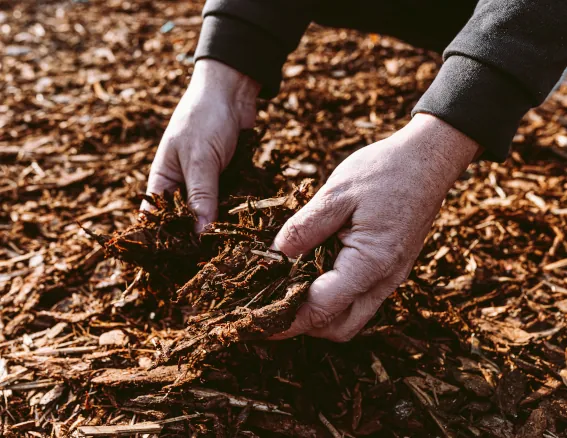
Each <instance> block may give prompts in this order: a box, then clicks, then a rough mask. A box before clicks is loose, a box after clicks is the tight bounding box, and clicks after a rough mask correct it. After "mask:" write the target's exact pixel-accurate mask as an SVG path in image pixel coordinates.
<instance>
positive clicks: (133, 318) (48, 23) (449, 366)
mask: <svg viewBox="0 0 567 438" xmlns="http://www.w3.org/2000/svg"><path fill="white" fill-rule="evenodd" d="M201 7H202V5H201V4H200V3H199V2H191V1H183V2H177V1H132V2H127V1H114V0H111V1H93V0H75V1H60V2H54V1H44V2H19V3H18V4H13V3H11V2H0V46H1V50H2V53H3V55H4V56H3V57H2V59H1V60H0V84H1V85H0V97H1V100H0V157H1V165H0V395H1V398H2V400H1V405H0V435H1V436H7V437H23V436H25V437H51V436H55V437H64V436H69V435H73V436H81V434H82V435H87V436H102V435H100V434H101V432H100V430H99V431H98V432H96V431H95V430H93V429H88V428H87V426H116V427H117V429H115V431H118V430H119V428H120V427H122V429H123V430H125V432H124V433H127V432H128V431H130V432H131V433H135V432H140V433H142V432H143V433H147V434H161V435H159V436H190V435H207V436H300V437H309V436H321V437H325V436H384V437H404V436H416V437H426V436H431V437H436V436H445V437H479V436H491V437H498V438H500V437H502V438H504V437H514V436H519V437H526V438H527V437H567V390H566V389H567V388H566V384H567V365H566V347H567V331H566V328H565V325H566V318H565V315H566V313H567V280H566V275H565V274H566V273H567V240H566V239H565V232H566V224H567V191H566V189H567V177H566V163H567V111H566V108H567V86H565V85H564V86H563V87H562V88H560V89H559V90H558V91H557V92H556V93H555V94H554V95H553V96H551V97H550V98H549V99H548V100H547V101H546V102H545V104H544V105H543V106H542V107H540V108H537V109H534V110H532V111H530V112H529V113H528V114H527V115H526V117H525V118H524V120H523V121H522V125H521V127H520V129H519V131H518V134H517V135H516V137H515V139H514V145H513V150H512V153H511V154H510V157H509V159H508V160H507V161H506V162H505V163H503V164H496V163H490V162H485V161H480V162H478V163H475V164H473V165H472V166H471V167H470V168H469V170H468V171H467V172H466V173H465V174H464V175H463V176H462V178H460V179H459V180H458V181H457V183H456V184H455V186H454V188H453V189H452V190H451V192H450V193H449V195H448V197H447V200H446V202H445V205H444V206H443V209H442V211H441V212H440V214H439V216H438V217H437V219H436V220H435V224H434V227H433V229H432V231H431V233H430V234H429V236H428V237H427V240H426V242H425V247H424V249H423V251H422V253H421V255H420V257H419V260H418V262H417V264H416V266H415V268H414V270H413V271H412V274H411V275H410V278H409V280H408V281H407V282H406V283H404V284H403V285H402V286H401V287H400V288H399V289H398V291H397V292H396V293H395V294H394V295H393V296H392V297H391V298H390V299H389V300H388V301H387V302H386V303H385V304H384V306H383V307H382V308H381V310H380V311H379V312H378V314H377V315H376V317H375V318H374V319H373V320H372V321H371V322H370V323H369V324H368V326H367V327H366V328H365V329H364V330H363V331H362V333H361V334H360V335H359V336H358V337H356V338H355V339H354V340H353V341H351V342H349V343H346V344H333V343H330V342H326V341H323V340H318V339H312V338H303V337H299V338H297V339H294V340H288V341H285V342H270V341H262V340H257V341H251V340H249V339H247V338H246V337H242V338H241V339H239V342H233V343H227V344H226V345H222V348H221V347H219V349H218V350H215V351H212V352H206V354H203V355H202V357H201V356H199V363H198V364H196V363H190V362H187V361H185V360H184V358H183V357H180V358H179V359H178V362H175V363H170V362H168V363H166V364H164V365H159V363H160V360H159V359H160V356H159V355H160V354H161V355H164V354H165V355H167V354H169V351H170V350H169V347H170V346H171V345H179V342H180V340H186V339H187V336H188V333H189V334H191V333H193V332H191V330H186V329H185V327H186V324H187V322H188V321H193V320H194V318H195V317H197V318H198V317H199V314H200V313H199V312H202V311H203V310H202V308H196V307H194V306H190V305H188V304H186V303H184V302H178V303H171V302H170V300H169V298H170V297H169V296H168V295H167V294H166V295H165V298H164V296H161V295H159V293H162V292H163V291H161V292H160V291H158V293H157V294H152V293H148V292H147V289H148V283H147V282H145V281H141V280H140V278H141V275H142V274H140V272H141V271H140V270H139V269H138V268H136V267H134V266H132V265H129V264H126V263H123V262H120V261H117V260H116V259H114V258H105V252H104V250H103V249H102V248H101V246H100V245H99V243H98V242H97V241H96V239H93V238H91V237H90V236H89V234H88V233H87V232H86V231H85V229H87V230H89V231H90V232H94V233H96V234H100V235H109V234H111V233H113V232H115V231H118V232H120V231H123V230H125V229H127V228H128V227H130V226H132V225H133V224H136V223H137V220H138V215H137V213H136V209H137V207H138V205H139V202H140V197H139V195H140V194H141V193H143V191H144V189H145V184H146V178H147V175H148V171H149V166H150V163H151V160H152V157H153V154H154V152H155V149H156V147H157V145H158V143H159V140H160V137H161V134H162V133H163V130H164V129H165V127H166V125H167V122H168V119H169V117H170V116H171V113H172V111H173V108H174V107H175V105H176V103H177V101H178V100H179V98H180V96H181V95H182V93H183V91H184V89H185V88H186V86H187V84H188V81H189V78H190V74H191V72H192V68H193V58H192V55H193V53H194V50H195V46H196V42H197V37H198V32H199V28H200V25H201V22H202V20H201V18H200V10H201ZM439 65H440V57H439V56H438V55H437V54H433V53H429V52H426V51H423V50H420V49H416V48H413V47H410V46H408V45H406V44H404V43H402V42H400V41H397V40H394V39H390V38H387V37H382V36H378V35H368V34H362V33H359V32H355V31H350V30H335V29H325V28H321V27H317V26H313V27H311V28H310V29H309V30H308V32H307V34H306V35H305V37H304V38H303V40H302V42H301V45H300V47H299V48H298V50H297V51H296V52H294V53H293V54H292V55H291V56H290V58H289V61H288V63H287V64H286V66H285V67H284V77H285V81H284V85H283V87H282V91H281V93H280V94H279V95H278V97H277V98H276V99H275V100H273V101H270V102H261V103H260V111H259V114H258V118H257V126H258V128H259V130H260V131H261V139H260V147H259V151H257V153H256V155H255V163H256V164H257V165H259V166H264V167H266V166H268V167H269V166H270V165H273V163H274V162H277V163H279V167H278V168H279V169H280V171H281V172H280V174H279V175H273V174H271V175H272V176H273V178H271V179H270V181H267V185H266V186H264V188H265V189H266V190H267V191H268V193H267V197H270V196H276V192H277V189H278V188H279V189H281V190H282V192H281V193H280V194H282V193H283V194H286V193H289V191H290V190H291V189H292V187H293V186H294V185H296V186H299V185H300V183H301V181H302V180H303V179H304V178H313V179H314V183H313V184H314V187H315V188H316V187H317V186H318V185H320V184H321V183H322V182H324V180H325V179H326V177H328V175H329V174H330V173H331V172H332V170H333V168H334V167H335V166H336V165H337V164H338V163H339V162H340V161H341V160H342V159H343V158H344V157H346V156H347V155H348V154H350V153H351V152H353V151H354V150H356V149H358V148H360V147H363V146H364V145H366V144H369V143H372V142H375V141H377V140H379V139H382V138H385V137H387V136H388V135H390V134H391V133H393V132H394V131H395V130H397V129H398V128H400V127H401V126H403V125H404V124H405V123H407V121H408V120H409V117H410V116H409V113H410V111H411V109H412V107H413V105H414V104H415V103H416V101H417V100H418V99H419V96H420V95H421V94H422V93H423V92H424V91H425V90H426V89H427V86H428V85H429V84H430V82H431V81H432V79H433V78H434V76H435V74H436V72H437V70H438V68H439ZM271 169H272V170H271V171H272V172H273V168H271ZM268 174H269V175H270V173H269V172H268ZM235 175H238V174H235ZM232 183H233V185H234V186H239V185H241V186H242V185H243V184H244V183H245V181H244V180H243V179H240V178H239V177H234V178H233V180H232ZM270 190H272V192H270ZM250 194H252V193H250ZM270 211H271V210H270ZM174 237H175V236H174ZM192 269H197V266H196V265H195V266H194V267H193V268H192ZM286 275H287V274H286ZM154 292H155V291H154ZM163 293H165V292H163ZM209 305H210V307H211V309H212V308H213V307H214V305H212V304H211V303H209ZM253 311H254V310H253ZM253 311H251V312H253ZM238 312H241V313H239V315H240V316H238V317H241V316H242V315H244V314H246V315H245V316H246V317H248V318H250V312H248V313H246V312H247V311H246V310H238ZM196 314H197V316H196ZM255 315H256V316H253V317H254V318H256V317H258V314H255ZM233 316H234V315H232V316H231V317H233ZM242 317H243V318H244V316H242ZM260 317H261V315H260ZM191 318H193V319H191ZM239 321H242V319H241V320H239ZM229 344H230V345H229ZM185 345H186V344H185ZM187 348H191V347H187ZM156 351H157V352H158V357H157V359H158V360H157V363H156V364H154V365H152V361H154V360H155V359H156V356H155V353H156ZM156 365H157V367H156ZM152 367H153V368H152ZM150 368H152V369H151V370H150ZM180 376H183V378H182V379H180ZM139 424H141V426H136V425H139ZM136 427H139V429H136ZM103 431H104V429H103ZM89 434H90V435H89ZM97 434H98V435H97ZM278 434H279V435H278ZM140 436H141V435H140ZM149 436H152V435H149Z"/></svg>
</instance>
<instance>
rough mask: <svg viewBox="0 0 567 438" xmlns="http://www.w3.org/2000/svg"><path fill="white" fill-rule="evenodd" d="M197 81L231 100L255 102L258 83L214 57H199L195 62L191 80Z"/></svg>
mask: <svg viewBox="0 0 567 438" xmlns="http://www.w3.org/2000/svg"><path fill="white" fill-rule="evenodd" d="M194 81H196V82H199V83H200V84H201V85H202V86H204V87H205V88H207V89H208V90H209V91H215V92H220V93H222V94H223V95H224V96H225V97H227V98H229V99H230V100H232V101H235V102H238V101H241V102H255V101H256V98H257V97H258V93H259V92H260V88H261V86H260V84H259V83H258V82H256V81H255V80H254V79H252V78H250V77H249V76H246V75H245V74H243V73H240V72H239V71H238V70H235V69H234V68H232V67H230V66H228V65H226V64H223V63H222V62H219V61H216V60H214V59H208V58H205V59H200V60H199V61H197V62H196V63H195V70H194V71H193V78H192V79H191V82H194Z"/></svg>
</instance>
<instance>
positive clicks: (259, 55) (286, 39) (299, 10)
mask: <svg viewBox="0 0 567 438" xmlns="http://www.w3.org/2000/svg"><path fill="white" fill-rule="evenodd" d="M320 1H321V0H208V1H207V2H206V4H205V8H204V10H203V16H204V21H203V27H202V29H201V36H200V38H199V43H198V45H197V50H196V52H195V59H196V60H199V59H202V58H212V59H216V60H218V61H221V62H223V63H225V64H227V65H229V66H231V67H233V68H235V69H236V70H238V71H240V72H241V73H244V74H245V75H247V76H249V77H251V78H252V79H254V80H256V81H257V82H259V83H260V84H261V85H262V90H261V92H260V96H261V97H266V98H269V97H273V96H275V95H276V94H277V92H278V90H279V87H280V81H281V69H282V66H283V64H284V62H285V61H286V58H287V56H288V54H289V53H291V52H292V51H293V50H295V48H296V47H297V45H298V44H299V40H300V39H301V36H302V35H303V33H304V32H305V29H307V26H308V25H309V23H310V22H311V20H312V18H313V12H314V10H315V7H316V6H317V4H319V3H320Z"/></svg>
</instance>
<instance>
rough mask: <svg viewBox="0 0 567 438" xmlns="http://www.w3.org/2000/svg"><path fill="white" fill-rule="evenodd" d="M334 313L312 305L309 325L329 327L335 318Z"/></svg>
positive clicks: (308, 315)
mask: <svg viewBox="0 0 567 438" xmlns="http://www.w3.org/2000/svg"><path fill="white" fill-rule="evenodd" d="M333 316H334V315H333V314H332V313H331V312H329V311H327V310H325V309H323V308H322V307H319V306H314V305H310V306H309V311H308V314H307V317H308V322H309V326H310V327H312V328H323V327H327V326H328V325H329V324H330V323H331V321H332V320H333Z"/></svg>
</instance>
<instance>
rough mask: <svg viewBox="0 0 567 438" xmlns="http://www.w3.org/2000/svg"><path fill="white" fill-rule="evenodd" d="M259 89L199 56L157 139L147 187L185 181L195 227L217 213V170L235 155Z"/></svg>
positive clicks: (159, 189) (171, 187)
mask: <svg viewBox="0 0 567 438" xmlns="http://www.w3.org/2000/svg"><path fill="white" fill-rule="evenodd" d="M259 91H260V85H259V84H258V83H257V82H255V81H254V80H252V79H250V78H249V77H248V76H245V75H243V74H242V73H240V72H238V71H236V70H234V69H233V68H231V67H229V66H227V65H225V64H222V63H220V62H218V61H214V60H212V59H203V60H199V61H197V63H196V64H195V70H194V72H193V77H192V78H191V83H190V84H189V88H188V89H187V91H186V92H185V94H184V95H183V97H182V98H181V101H180V102H179V104H178V105H177V108H176V109H175V111H174V112H173V116H172V117H171V120H170V122H169V125H168V126H167V129H166V130H165V133H164V135H163V138H162V139H161V142H160V144H159V147H158V150H157V152H156V156H155V158H154V161H153V163H152V167H151V170H150V177H149V180H148V189H147V193H148V194H150V193H156V194H161V193H163V192H164V191H166V190H167V191H170V192H172V191H174V190H175V189H176V188H177V187H179V186H180V185H182V184H183V183H184V184H185V185H186V187H187V201H188V203H189V206H190V207H191V208H192V209H193V210H194V211H195V213H196V214H197V218H198V222H197V230H196V231H197V232H201V231H202V230H203V228H204V227H205V225H207V224H209V223H210V222H212V221H214V220H215V219H216V217H217V207H218V192H219V175H220V173H221V172H222V170H223V169H224V168H225V167H226V166H227V165H228V163H229V161H230V160H231V158H232V156H233V155H234V150H235V148H236V142H237V140H238V135H239V132H240V131H241V130H242V129H247V128H252V127H253V126H254V121H255V118H256V97H257V95H258V92H259ZM142 209H148V205H147V203H144V204H142Z"/></svg>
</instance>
